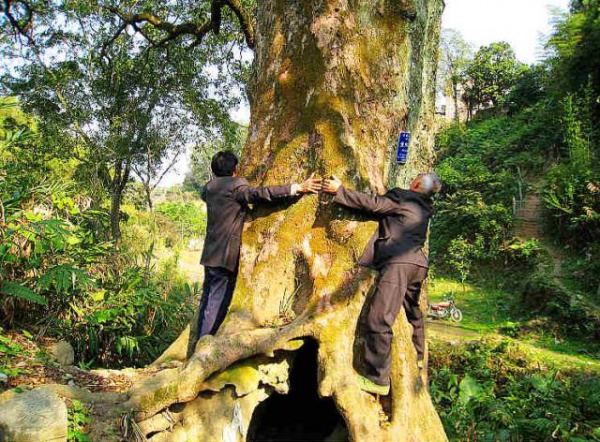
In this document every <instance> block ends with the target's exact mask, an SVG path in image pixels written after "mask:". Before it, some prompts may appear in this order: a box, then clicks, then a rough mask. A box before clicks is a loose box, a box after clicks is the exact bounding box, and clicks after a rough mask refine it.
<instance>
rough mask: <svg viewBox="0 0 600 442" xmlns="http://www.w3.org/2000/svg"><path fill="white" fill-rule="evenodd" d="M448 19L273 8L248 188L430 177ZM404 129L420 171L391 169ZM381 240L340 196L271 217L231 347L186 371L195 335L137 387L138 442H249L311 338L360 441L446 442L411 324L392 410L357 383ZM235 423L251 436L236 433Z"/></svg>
mask: <svg viewBox="0 0 600 442" xmlns="http://www.w3.org/2000/svg"><path fill="white" fill-rule="evenodd" d="M442 8H443V2H442V0H387V1H385V0H380V1H358V0H355V1H348V0H319V1H316V0H314V1H313V0H311V1H308V0H307V1H302V2H291V1H282V0H264V1H261V2H260V4H259V6H258V16H257V27H256V35H257V38H256V55H255V61H254V75H253V78H252V81H251V84H250V86H249V96H250V101H251V107H252V117H251V122H250V135H249V138H248V141H247V145H246V147H245V150H244V157H243V164H242V173H243V175H244V176H246V177H248V179H249V180H250V182H251V183H253V184H255V185H270V184H278V183H284V182H291V181H300V180H302V179H303V178H305V177H306V176H308V175H310V174H311V173H315V174H316V175H317V176H322V177H326V176H329V175H331V174H335V175H337V176H339V177H340V178H341V179H342V180H343V181H344V183H346V184H347V185H349V186H351V187H353V188H356V189H359V190H362V191H372V192H378V193H381V192H383V191H384V189H385V188H386V186H388V185H394V184H399V185H406V184H407V181H408V180H409V179H410V178H411V177H412V176H414V175H415V174H416V173H417V172H419V171H423V170H427V169H428V168H429V167H430V165H431V162H432V157H433V154H432V136H433V134H432V130H431V129H432V128H433V93H434V92H433V91H434V88H433V80H434V73H435V65H436V51H437V43H438V37H439V26H440V16H441V12H442ZM400 130H411V131H412V133H413V142H412V146H411V149H412V150H411V153H410V156H409V162H408V164H406V165H405V166H392V161H391V160H392V158H393V150H394V146H395V141H396V139H397V136H398V134H399V132H400ZM375 226H376V224H375V223H374V222H373V221H368V220H366V219H362V218H359V217H357V216H356V215H354V214H352V213H350V212H348V211H346V210H345V209H342V208H340V207H338V206H336V205H335V204H333V203H331V198H330V197H329V196H327V195H311V196H305V197H303V198H302V199H300V200H299V201H297V202H295V203H294V204H286V205H281V206H278V207H274V208H269V209H264V208H262V209H260V210H258V211H257V212H256V213H255V216H254V219H253V221H252V222H251V223H249V224H248V227H247V229H246V230H245V232H244V238H243V246H242V252H241V264H240V276H239V279H238V284H237V287H236V291H235V294H234V299H233V301H232V305H231V308H230V311H229V314H228V317H227V319H226V321H225V323H224V324H223V326H222V327H221V329H220V331H219V333H218V334H217V335H216V336H215V337H211V336H207V337H204V338H202V339H201V340H200V341H199V342H198V343H197V345H196V346H195V350H194V352H193V354H192V355H191V357H189V358H187V357H186V346H187V336H188V334H187V333H184V334H183V335H182V336H181V337H180V339H179V340H178V342H177V343H176V344H174V345H173V346H172V347H171V348H170V349H169V350H168V351H167V352H166V353H165V355H163V357H162V358H161V360H160V361H164V360H166V359H170V360H174V359H175V360H181V361H184V362H185V363H184V364H183V366H181V367H177V368H172V369H165V370H161V371H159V372H158V373H156V374H155V375H154V376H152V377H149V378H147V379H145V380H143V381H141V382H139V383H138V384H137V385H135V386H134V387H133V388H132V390H131V396H130V400H129V402H128V405H129V406H130V407H131V408H132V409H133V410H134V411H135V416H136V419H137V422H138V423H139V426H140V431H141V432H142V433H144V434H145V435H146V436H147V437H149V439H150V440H152V441H156V440H158V441H160V440H168V441H179V440H181V441H184V440H185V441H196V440H197V441H206V440H218V435H219V434H225V433H226V432H227V431H234V432H235V431H238V432H239V434H238V437H240V438H245V436H246V433H247V430H248V424H249V421H250V419H251V416H252V413H253V410H254V408H255V407H256V406H257V405H258V404H259V403H260V402H261V401H263V400H265V399H266V398H267V397H268V396H269V395H270V394H272V393H273V392H282V393H285V392H287V390H288V388H289V382H288V381H289V371H290V366H291V365H293V361H294V354H295V351H296V350H297V349H298V347H299V346H300V345H301V344H302V338H312V339H314V340H315V341H316V342H317V344H318V357H317V367H316V368H315V369H316V370H318V391H319V395H320V396H321V397H331V398H332V399H333V401H334V402H335V405H336V407H337V409H338V410H339V413H340V414H341V415H342V417H343V419H344V421H345V423H346V426H347V430H348V433H349V438H350V439H351V440H353V441H390V440H394V441H425V440H426V441H438V440H439V441H444V440H446V436H445V434H444V430H443V428H442V425H441V423H440V420H439V417H438V415H437V413H436V411H435V409H434V407H433V405H432V402H431V399H430V397H429V394H428V391H427V388H426V378H425V377H426V375H425V373H419V371H418V369H417V365H416V355H415V352H414V349H413V346H412V343H411V340H410V326H409V325H408V324H407V322H406V320H405V318H404V314H402V313H401V314H400V315H399V317H398V320H397V322H396V325H395V329H394V334H395V336H396V339H395V340H394V345H393V361H394V362H393V367H392V392H391V398H390V399H389V403H384V402H383V401H378V400H377V399H376V398H375V397H374V396H373V395H371V394H367V393H364V392H362V391H361V390H359V388H358V385H357V383H356V380H355V376H354V371H353V358H354V355H355V347H356V343H357V341H358V340H359V339H360V337H359V336H360V334H359V333H357V330H356V328H357V323H358V319H359V316H360V314H361V310H362V308H363V304H364V302H365V298H366V297H367V295H368V293H369V292H370V290H371V288H372V286H373V281H374V274H373V273H371V271H369V270H366V269H362V268H359V266H358V265H357V259H358V257H359V256H360V254H361V252H362V250H363V248H364V246H365V245H366V243H367V240H368V238H369V236H370V235H371V233H372V232H373V230H374V228H375ZM236 404H237V405H236ZM234 414H237V415H238V418H239V419H238V424H240V425H237V426H235V425H234V426H233V427H232V425H233V424H232V417H233V416H234ZM224 432H225V433H224ZM216 435H217V436H216Z"/></svg>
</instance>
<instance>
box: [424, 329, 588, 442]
mask: <svg viewBox="0 0 600 442" xmlns="http://www.w3.org/2000/svg"><path fill="white" fill-rule="evenodd" d="M598 373H600V371H599V370H597V369H596V370H589V369H578V368H569V367H567V366H566V365H565V364H560V365H557V364H553V363H552V362H551V361H547V360H544V359H540V358H538V357H535V355H533V354H532V353H530V352H528V351H526V349H524V348H523V347H522V346H521V345H520V344H518V343H515V342H509V341H507V340H503V339H484V340H481V341H471V342H468V343H462V344H459V345H456V344H455V345H452V344H449V343H444V342H440V341H434V342H432V345H431V347H430V374H431V394H432V397H433V400H434V403H435V405H436V408H437V410H438V412H439V413H440V417H441V418H442V422H443V423H444V427H445V429H446V433H447V434H448V437H449V438H450V440H452V441H549V440H557V441H600V407H599V404H600V377H599V376H598Z"/></svg>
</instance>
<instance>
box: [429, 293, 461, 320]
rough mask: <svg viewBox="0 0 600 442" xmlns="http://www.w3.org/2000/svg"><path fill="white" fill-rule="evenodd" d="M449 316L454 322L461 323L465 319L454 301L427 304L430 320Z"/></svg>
mask: <svg viewBox="0 0 600 442" xmlns="http://www.w3.org/2000/svg"><path fill="white" fill-rule="evenodd" d="M448 314H449V315H450V319H452V321H454V322H460V321H462V319H463V314H462V312H461V311H460V309H459V308H458V307H456V306H455V305H454V299H449V300H448V301H442V302H434V303H429V304H427V316H428V317H430V318H445V317H446V316H448Z"/></svg>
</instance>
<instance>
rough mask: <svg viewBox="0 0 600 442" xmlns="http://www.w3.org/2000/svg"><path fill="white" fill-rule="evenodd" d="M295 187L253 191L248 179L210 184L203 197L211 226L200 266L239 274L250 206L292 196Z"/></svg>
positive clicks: (253, 188) (232, 178)
mask: <svg viewBox="0 0 600 442" xmlns="http://www.w3.org/2000/svg"><path fill="white" fill-rule="evenodd" d="M291 187H292V186H291V185H287V186H270V187H250V185H249V184H248V181H247V180H246V179H245V178H241V177H230V176H226V177H217V178H214V179H213V180H211V181H209V182H208V183H206V185H205V186H204V188H203V189H202V194H201V196H202V199H203V200H204V201H206V210H207V215H208V216H207V218H208V223H207V226H206V238H205V240H204V250H203V251H202V258H201V259H200V264H202V265H204V266H207V267H224V268H226V269H227V270H230V271H232V272H235V271H237V267H238V262H239V259H240V245H241V242H242V229H243V227H244V218H245V216H246V213H247V212H248V209H249V207H248V204H254V203H258V202H263V201H264V202H272V201H273V200H275V199H277V198H282V197H286V196H290V195H291Z"/></svg>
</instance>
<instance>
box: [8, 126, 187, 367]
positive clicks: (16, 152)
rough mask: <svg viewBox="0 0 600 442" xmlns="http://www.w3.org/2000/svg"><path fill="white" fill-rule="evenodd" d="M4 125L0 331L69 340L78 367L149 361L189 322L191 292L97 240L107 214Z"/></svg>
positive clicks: (34, 144)
mask: <svg viewBox="0 0 600 442" xmlns="http://www.w3.org/2000/svg"><path fill="white" fill-rule="evenodd" d="M6 120H7V119H5V120H4V121H5V122H6ZM9 123H10V124H9V125H8V127H7V125H5V126H4V128H3V131H2V137H3V139H2V143H1V145H0V170H2V171H3V174H2V175H0V202H1V205H0V209H1V210H0V293H2V295H3V296H2V298H3V299H2V303H1V305H0V313H1V317H0V320H1V322H2V323H3V324H5V325H9V324H14V323H19V324H28V325H29V326H30V327H31V328H32V329H33V328H35V329H37V331H38V332H40V333H44V332H47V333H48V334H50V335H52V336H56V337H62V338H64V339H67V340H69V341H70V342H71V343H72V344H73V346H74V347H75V349H76V350H77V353H78V359H79V361H80V362H82V363H87V364H89V363H90V362H91V363H95V364H100V363H101V364H104V365H132V364H133V365H141V364H144V363H147V362H149V361H151V360H152V358H154V357H156V356H157V355H158V354H160V352H161V351H162V350H163V349H164V348H166V346H167V345H168V344H169V343H170V342H171V341H172V340H173V338H174V337H176V335H177V334H178V332H179V331H180V330H181V329H182V328H183V327H184V324H185V323H186V322H187V320H188V319H189V315H190V313H191V306H192V305H193V304H194V303H193V302H192V300H191V299H189V297H190V290H189V289H188V290H186V288H185V282H184V281H183V280H182V279H181V278H179V279H177V276H176V274H177V272H176V271H175V269H174V268H173V267H172V266H171V268H169V269H167V270H166V271H164V272H161V271H160V270H158V271H157V270H155V269H152V271H150V270H151V269H149V268H148V267H142V266H139V265H138V264H136V259H135V253H133V252H137V253H140V251H133V252H131V253H127V251H126V250H123V249H121V250H117V249H116V248H115V246H114V244H113V243H112V242H109V241H106V240H104V239H103V238H104V237H103V236H102V235H99V234H98V233H97V227H98V225H99V224H100V225H102V222H103V221H102V219H105V220H108V215H107V213H106V212H103V211H101V210H92V209H90V198H89V197H88V196H87V195H86V194H85V193H81V192H78V191H76V190H75V189H76V186H75V184H74V183H73V182H72V181H69V180H68V179H63V180H61V181H59V180H58V178H57V176H58V175H59V174H58V173H54V174H53V173H52V172H53V171H52V170H49V167H50V166H48V164H52V162H50V161H46V160H47V158H44V156H43V155H39V152H40V150H41V149H40V144H41V143H43V138H42V137H41V135H40V134H38V133H36V132H35V131H34V130H32V129H30V128H29V127H15V125H14V119H12V120H9ZM54 167H60V163H56V165H55V166H54ZM55 172H56V171H55ZM123 251H124V252H125V253H122V252H123ZM174 275H175V276H174Z"/></svg>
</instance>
